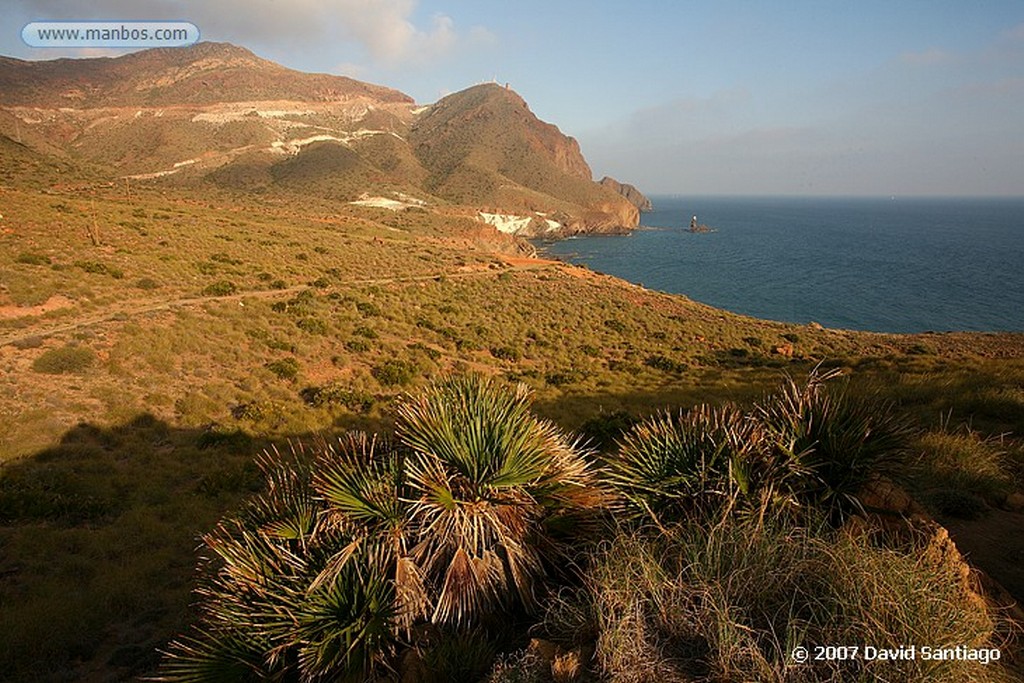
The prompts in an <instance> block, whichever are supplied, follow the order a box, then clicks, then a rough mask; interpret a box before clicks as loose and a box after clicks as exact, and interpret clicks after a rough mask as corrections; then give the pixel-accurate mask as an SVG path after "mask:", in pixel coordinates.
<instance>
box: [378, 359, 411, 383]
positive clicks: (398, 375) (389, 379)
mask: <svg viewBox="0 0 1024 683" xmlns="http://www.w3.org/2000/svg"><path fill="white" fill-rule="evenodd" d="M418 371H419V368H417V367H416V364H415V363H413V362H411V361H407V360H401V359H398V358H389V359H388V360H386V361H384V362H383V363H380V364H378V365H374V366H373V367H372V368H371V369H370V373H371V374H372V375H373V376H374V377H376V378H377V381H378V382H380V383H381V384H382V385H383V386H386V387H394V386H404V385H406V384H408V383H409V382H411V381H412V379H413V377H415V376H416V373H417V372H418Z"/></svg>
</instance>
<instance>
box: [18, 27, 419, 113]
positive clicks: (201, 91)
mask: <svg viewBox="0 0 1024 683" xmlns="http://www.w3.org/2000/svg"><path fill="white" fill-rule="evenodd" d="M359 97H365V98H370V99H372V100H375V101H379V102H400V103H405V104H411V103H412V98H411V97H409V96H408V95H405V94H403V93H400V92H398V91H397V90H392V89H391V88H385V87H382V86H377V85H370V84H368V83H362V82H360V81H356V80H354V79H351V78H346V77H344V76H334V75H329V74H310V73H303V72H301V71H295V70H293V69H288V68H286V67H283V66H281V65H280V64H275V63H274V62H271V61H268V60H266V59H261V58H260V57H257V56H256V55H254V54H253V53H252V52H250V51H249V50H246V49H245V48H241V47H236V46H234V45H231V44H229V43H212V42H207V43H198V44H197V45H193V46H191V47H186V48H157V49H152V50H142V51H140V52H134V53H131V54H128V55H124V56H123V57H116V58H113V59H111V58H99V59H55V60H51V61H31V62H29V61H23V60H20V59H12V58H9V57H0V105H2V106H27V107H40V108H53V107H76V108H95V107H129V106H140V107H153V106H173V105H184V104H219V103H224V102H245V101H269V100H293V101H298V102H336V101H339V100H342V101H343V100H350V99H355V98H359Z"/></svg>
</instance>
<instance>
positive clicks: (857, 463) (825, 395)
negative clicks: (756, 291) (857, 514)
mask: <svg viewBox="0 0 1024 683" xmlns="http://www.w3.org/2000/svg"><path fill="white" fill-rule="evenodd" d="M839 375H840V372H839V371H838V370H830V371H826V372H819V370H818V369H817V368H816V369H814V370H812V371H811V373H810V374H809V375H808V377H807V380H806V381H805V382H803V383H798V382H797V381H795V380H794V379H792V378H787V380H786V381H785V382H784V383H783V385H782V388H781V389H780V390H779V391H778V392H777V393H776V394H773V395H771V396H769V397H768V398H767V399H765V400H764V401H763V402H762V403H760V404H759V405H758V406H757V407H756V409H755V411H754V414H755V417H756V418H757V419H758V421H759V422H760V423H761V424H762V425H763V426H764V428H765V431H766V434H767V438H769V439H770V441H771V442H772V445H773V447H774V448H775V449H776V452H777V453H780V454H784V455H785V456H786V457H787V459H788V462H789V463H790V465H791V466H792V469H793V471H794V472H795V473H796V474H797V476H796V477H793V478H791V480H790V481H791V483H792V484H793V486H794V493H795V494H796V495H797V496H798V497H800V498H802V499H804V500H806V501H807V502H810V503H813V504H816V505H820V506H822V507H824V508H825V509H826V510H828V511H830V512H831V513H833V514H842V513H843V512H844V511H847V510H849V509H850V508H854V509H855V508H857V507H859V503H858V502H857V499H856V494H857V493H858V491H859V490H860V489H861V488H862V487H863V485H864V484H865V483H867V482H868V481H869V480H870V479H871V478H872V477H876V476H879V475H893V474H896V473H898V472H899V469H900V465H901V461H902V458H903V456H904V455H905V454H906V448H907V440H908V436H909V435H910V428H909V426H908V425H907V423H906V422H905V421H904V420H903V419H902V418H900V417H899V416H897V415H896V414H895V413H894V411H893V406H892V404H891V403H888V402H885V401H880V400H869V399H865V398H859V397H856V396H853V395H851V394H850V392H849V390H848V387H846V386H838V387H834V386H828V385H827V384H826V383H827V382H829V381H831V380H833V379H835V378H837V377H838V376H839Z"/></svg>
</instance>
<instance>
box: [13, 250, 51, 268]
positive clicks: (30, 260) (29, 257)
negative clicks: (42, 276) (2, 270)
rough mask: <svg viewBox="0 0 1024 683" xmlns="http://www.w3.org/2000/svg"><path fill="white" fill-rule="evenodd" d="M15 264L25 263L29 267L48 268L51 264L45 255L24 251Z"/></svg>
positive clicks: (15, 260)
mask: <svg viewBox="0 0 1024 683" xmlns="http://www.w3.org/2000/svg"><path fill="white" fill-rule="evenodd" d="M14 262H15V263H24V264H26V265H29V266H48V265H50V263H51V260H50V257H49V256H47V255H45V254H36V253H34V252H30V251H23V252H21V253H20V254H18V257H17V258H16V259H14Z"/></svg>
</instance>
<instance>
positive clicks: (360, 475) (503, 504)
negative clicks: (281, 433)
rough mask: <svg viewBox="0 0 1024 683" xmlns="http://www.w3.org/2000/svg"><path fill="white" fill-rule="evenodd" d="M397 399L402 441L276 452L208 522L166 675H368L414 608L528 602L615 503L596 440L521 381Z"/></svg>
mask: <svg viewBox="0 0 1024 683" xmlns="http://www.w3.org/2000/svg"><path fill="white" fill-rule="evenodd" d="M398 412H399V414H398V423H397V428H396V436H395V441H394V442H393V443H388V442H387V441H385V440H380V439H377V438H376V437H370V436H367V435H365V434H352V435H348V436H346V437H343V438H342V439H340V440H339V441H337V442H335V443H326V442H321V443H319V444H317V445H316V446H315V448H314V450H315V454H314V457H313V458H310V457H309V454H307V453H305V449H304V448H303V447H301V446H296V447H294V448H293V452H292V454H291V455H290V456H289V457H286V458H283V457H281V455H280V454H279V453H277V452H276V451H274V452H272V453H270V454H268V456H267V457H264V458H263V459H262V461H261V467H262V469H263V471H264V474H265V476H266V479H267V488H266V490H265V492H263V493H262V494H260V495H259V496H257V497H256V498H255V499H254V500H253V501H252V502H251V503H250V504H249V505H248V506H247V507H246V509H245V510H244V511H243V512H242V513H241V514H240V515H238V516H237V517H234V518H229V519H227V520H224V521H223V522H222V523H221V524H220V525H219V526H218V527H217V529H216V530H215V531H214V532H212V533H210V534H208V535H207V536H206V537H205V539H204V540H205V544H206V547H207V548H208V549H209V550H210V551H212V554H213V555H214V556H215V559H216V563H215V566H213V567H211V571H210V573H209V574H208V578H207V580H206V581H205V583H204V585H203V587H202V588H201V589H200V591H199V596H200V599H201V605H200V624H199V626H198V627H197V628H196V629H195V631H194V633H193V634H192V635H190V636H187V637H184V638H181V639H179V640H177V641H175V642H174V643H172V645H171V647H170V648H169V651H168V656H167V657H166V659H165V662H164V666H163V669H162V672H161V676H160V680H168V681H223V680H268V679H269V680H303V681H316V680H347V679H352V680H364V678H365V677H366V675H367V672H369V671H372V670H373V669H375V668H376V667H378V666H381V665H387V664H388V662H389V659H390V657H389V656H390V655H391V654H392V653H393V652H394V651H395V648H396V646H397V644H398V643H399V642H401V641H402V640H403V639H405V638H406V637H407V636H409V634H410V633H411V631H412V629H413V627H414V626H416V625H417V624H422V623H431V624H436V625H439V626H443V627H451V628H456V629H457V628H463V627H467V626H471V625H474V624H476V623H479V621H480V620H481V619H483V618H485V617H486V616H488V615H491V614H494V613H496V612H499V611H501V610H504V609H510V608H515V607H519V608H526V609H530V608H532V607H533V606H534V605H535V604H536V598H537V596H538V594H539V590H540V588H541V586H540V585H539V584H540V582H541V581H542V579H543V577H544V576H545V575H546V574H547V573H548V572H549V570H550V569H551V568H552V567H553V565H554V564H555V563H556V562H557V560H558V559H559V558H562V557H566V556H567V554H568V551H569V546H568V545H567V544H568V542H569V541H570V540H572V539H573V537H574V536H577V535H578V534H580V533H581V530H584V529H586V528H587V526H588V524H589V523H591V522H593V521H595V520H596V518H597V516H598V515H600V514H601V512H602V511H603V510H605V509H606V508H607V507H608V506H609V503H610V501H611V495H610V493H609V490H608V488H607V487H606V486H605V485H604V484H603V483H602V482H601V481H600V480H599V478H598V476H597V472H596V469H595V468H594V467H593V466H592V465H591V463H590V460H589V452H588V451H587V450H586V449H584V448H582V447H581V445H580V444H579V443H577V442H575V441H573V440H572V439H570V438H568V437H567V436H566V435H565V434H563V433H562V432H561V431H560V430H558V429H557V428H556V427H555V426H554V425H552V424H550V423H547V422H545V421H542V420H540V419H538V418H536V417H534V416H533V415H532V414H531V412H530V410H529V394H528V392H527V391H526V390H525V388H519V389H516V390H513V391H509V390H506V389H503V388H501V387H499V386H498V385H497V384H496V383H494V382H493V381H491V380H487V379H483V378H481V377H478V376H466V377H456V378H451V379H448V380H444V381H441V382H439V383H437V384H435V385H433V386H432V387H430V388H428V389H427V390H426V391H424V392H423V393H422V394H421V395H419V396H417V397H410V398H409V399H408V400H407V401H406V402H405V403H404V404H403V405H402V406H401V407H400V409H399V411H398ZM570 532H571V533H570Z"/></svg>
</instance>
